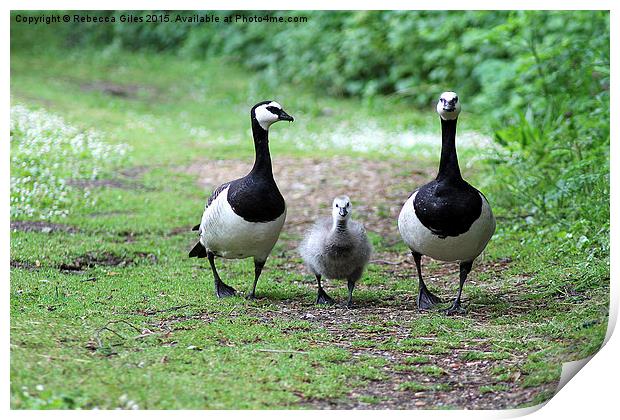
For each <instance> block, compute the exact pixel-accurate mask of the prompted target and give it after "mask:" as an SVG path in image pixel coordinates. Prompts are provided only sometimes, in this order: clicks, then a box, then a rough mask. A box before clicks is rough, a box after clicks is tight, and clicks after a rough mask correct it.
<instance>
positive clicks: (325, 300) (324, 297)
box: [316, 287, 336, 305]
mask: <svg viewBox="0 0 620 420" xmlns="http://www.w3.org/2000/svg"><path fill="white" fill-rule="evenodd" d="M335 303H336V302H335V301H334V299H332V298H331V297H329V295H328V294H327V293H325V290H323V288H322V287H321V288H319V293H318V294H317V296H316V304H317V305H333V304H335Z"/></svg>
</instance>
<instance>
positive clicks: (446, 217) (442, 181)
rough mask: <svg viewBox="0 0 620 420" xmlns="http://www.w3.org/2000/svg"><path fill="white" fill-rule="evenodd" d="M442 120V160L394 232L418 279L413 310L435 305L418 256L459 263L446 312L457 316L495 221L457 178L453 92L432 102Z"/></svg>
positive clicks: (408, 204)
mask: <svg viewBox="0 0 620 420" xmlns="http://www.w3.org/2000/svg"><path fill="white" fill-rule="evenodd" d="M437 112H438V113H439V116H440V119H441V138H442V144H441V160H440V163H439V172H438V173H437V177H436V178H435V179H434V180H433V181H431V182H429V183H428V184H426V185H424V186H422V187H420V188H418V189H417V190H416V191H414V192H413V194H412V195H411V196H410V197H409V199H408V200H407V202H406V203H405V205H404V206H403V208H402V210H401V212H400V216H399V217H398V230H399V231H400V235H401V236H402V238H403V240H404V241H405V243H406V244H407V245H408V246H409V248H410V249H411V252H412V254H413V258H414V260H415V263H416V268H417V271H418V279H419V292H418V298H417V304H418V309H421V310H424V309H430V308H431V307H433V306H434V305H435V304H437V303H439V302H440V299H439V298H438V297H436V296H435V295H433V294H432V293H431V292H429V290H428V289H427V288H426V285H425V284H424V280H423V279H422V269H421V267H420V262H421V259H422V255H427V256H429V257H431V258H434V259H436V260H441V261H459V263H460V283H459V291H458V294H457V295H456V298H455V299H454V303H453V304H452V307H451V308H450V309H448V311H447V313H448V314H454V313H462V312H464V310H463V309H462V308H461V293H462V291H463V284H465V280H466V279H467V275H468V274H469V272H470V270H471V267H472V263H473V261H474V259H476V257H478V256H479V255H480V254H481V253H482V251H483V250H484V248H485V247H486V245H487V243H488V242H489V240H490V239H491V236H493V233H494V232H495V218H494V217H493V213H492V212H491V207H490V206H489V202H488V201H487V199H486V198H485V197H484V195H483V194H482V193H481V192H480V191H478V190H477V189H475V188H474V187H472V186H471V185H469V184H468V183H467V182H466V181H465V180H464V179H463V178H462V176H461V171H460V169H459V162H458V158H457V155H456V144H455V138H456V122H457V118H458V116H459V113H460V112H461V104H460V102H459V98H458V96H457V95H456V93H454V92H444V93H442V94H441V97H440V98H439V102H438V103H437Z"/></svg>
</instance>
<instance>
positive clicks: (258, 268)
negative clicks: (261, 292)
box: [245, 259, 265, 299]
mask: <svg viewBox="0 0 620 420" xmlns="http://www.w3.org/2000/svg"><path fill="white" fill-rule="evenodd" d="M264 266H265V261H257V260H256V259H254V284H253V285H252V291H251V292H250V293H248V294H247V296H246V297H245V298H246V299H256V284H257V283H258V278H259V277H260V273H262V271H263V267H264Z"/></svg>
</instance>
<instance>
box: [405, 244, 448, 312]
mask: <svg viewBox="0 0 620 420" xmlns="http://www.w3.org/2000/svg"><path fill="white" fill-rule="evenodd" d="M411 255H413V260H414V261H415V266H416V268H417V270H418V283H419V286H418V299H417V300H416V303H417V304H418V310H420V311H426V310H429V309H432V308H433V307H434V306H435V305H437V304H438V303H441V299H439V298H438V297H437V296H435V295H434V294H432V293H431V292H430V291H429V290H428V289H427V288H426V284H425V283H424V280H422V254H418V253H417V252H412V253H411Z"/></svg>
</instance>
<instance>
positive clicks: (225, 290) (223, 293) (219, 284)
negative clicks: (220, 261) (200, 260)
mask: <svg viewBox="0 0 620 420" xmlns="http://www.w3.org/2000/svg"><path fill="white" fill-rule="evenodd" d="M207 258H208V259H209V264H211V270H212V271H213V282H214V284H215V295H216V296H217V297H219V298H224V297H229V296H234V295H235V293H236V292H235V289H233V288H232V287H230V286H229V285H227V284H226V283H224V282H223V281H222V279H221V278H220V275H219V274H217V270H216V269H215V255H214V254H213V253H212V252H207Z"/></svg>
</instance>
